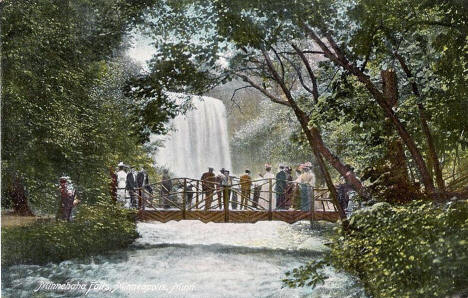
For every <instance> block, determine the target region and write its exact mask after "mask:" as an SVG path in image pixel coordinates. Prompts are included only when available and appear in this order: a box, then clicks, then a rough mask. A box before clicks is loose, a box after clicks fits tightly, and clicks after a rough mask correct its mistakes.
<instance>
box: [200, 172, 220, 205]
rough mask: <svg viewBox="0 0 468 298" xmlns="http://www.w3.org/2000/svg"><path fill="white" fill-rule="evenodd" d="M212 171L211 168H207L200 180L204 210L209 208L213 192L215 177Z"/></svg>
mask: <svg viewBox="0 0 468 298" xmlns="http://www.w3.org/2000/svg"><path fill="white" fill-rule="evenodd" d="M213 170H214V169H213V168H208V172H205V173H203V175H202V176H201V179H200V180H201V182H202V191H203V193H204V194H205V210H208V209H210V208H211V201H212V200H213V190H214V187H215V184H216V176H215V174H214V173H213Z"/></svg>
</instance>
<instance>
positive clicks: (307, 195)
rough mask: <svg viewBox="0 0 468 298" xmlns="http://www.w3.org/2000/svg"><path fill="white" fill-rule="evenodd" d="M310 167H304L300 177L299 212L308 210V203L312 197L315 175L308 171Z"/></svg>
mask: <svg viewBox="0 0 468 298" xmlns="http://www.w3.org/2000/svg"><path fill="white" fill-rule="evenodd" d="M311 166H312V165H311V164H310V165H309V163H307V164H305V165H304V168H303V173H302V174H301V176H300V183H301V184H300V185H301V210H303V211H309V210H310V201H311V199H312V197H313V195H314V186H315V175H314V173H312V172H311V171H310V167H311Z"/></svg>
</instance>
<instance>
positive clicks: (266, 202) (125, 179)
mask: <svg viewBox="0 0 468 298" xmlns="http://www.w3.org/2000/svg"><path fill="white" fill-rule="evenodd" d="M292 172H293V170H292V168H291V167H289V166H284V165H279V167H278V171H277V172H276V173H273V171H272V166H271V165H270V164H265V172H263V173H259V174H258V177H257V178H256V179H255V180H253V178H252V174H251V171H250V170H248V169H247V170H245V172H244V174H242V175H240V177H236V176H233V175H231V174H230V172H229V170H227V169H224V168H222V169H220V171H219V173H218V174H215V172H214V168H211V167H210V168H208V171H207V172H205V173H203V174H202V176H201V178H200V180H201V192H200V191H199V190H198V189H197V186H196V185H194V183H193V181H192V180H190V179H189V180H187V181H185V184H184V185H182V186H181V185H178V184H180V183H175V180H173V179H171V178H170V176H169V172H168V170H166V169H164V170H163V173H162V181H161V183H160V189H159V195H160V196H159V197H160V201H159V202H157V203H156V205H157V206H160V207H163V208H171V207H173V206H174V202H175V200H177V195H174V194H177V193H179V192H178V191H177V189H176V188H181V187H182V188H184V193H185V195H186V199H187V201H186V204H187V205H188V206H193V204H194V200H193V198H194V196H195V194H197V199H198V194H201V195H202V198H204V200H203V199H202V200H203V201H204V203H203V204H201V205H202V208H204V209H205V210H209V209H216V208H219V209H223V208H224V206H225V204H228V205H230V206H231V208H232V209H234V210H235V209H238V210H248V209H261V210H262V209H263V210H269V209H270V208H271V209H272V210H289V209H295V210H304V211H308V210H310V203H311V202H312V200H311V199H312V196H313V195H314V186H315V175H314V173H313V171H312V164H311V163H310V162H307V163H304V164H301V165H299V166H298V167H297V168H296V169H295V177H294V178H293V173H292ZM110 176H111V183H110V193H111V197H112V199H113V201H114V202H115V203H118V204H120V205H121V206H124V207H126V208H135V209H136V208H138V209H145V207H146V206H147V205H148V204H147V202H150V203H152V202H153V195H152V194H153V188H152V186H151V185H150V183H149V177H148V173H147V172H146V171H145V169H144V168H143V167H140V169H139V170H138V171H137V170H136V168H135V167H133V166H129V165H126V164H124V163H123V162H120V163H119V164H118V165H117V168H115V169H113V168H111V169H110ZM59 190H60V195H59V204H58V205H59V208H58V212H57V219H62V220H67V221H70V220H71V215H72V210H73V208H74V207H75V206H76V205H77V204H78V203H79V200H78V198H77V195H76V190H75V188H74V186H73V183H72V181H71V179H70V177H67V176H63V177H60V179H59Z"/></svg>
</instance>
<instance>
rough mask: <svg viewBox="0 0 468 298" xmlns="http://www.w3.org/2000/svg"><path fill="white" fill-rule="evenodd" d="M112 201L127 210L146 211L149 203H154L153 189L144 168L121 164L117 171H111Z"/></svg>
mask: <svg viewBox="0 0 468 298" xmlns="http://www.w3.org/2000/svg"><path fill="white" fill-rule="evenodd" d="M111 178H112V181H111V195H112V199H113V200H114V201H115V202H117V203H119V204H120V205H122V206H125V207H127V208H138V209H144V208H145V206H146V202H147V201H152V195H151V194H152V193H153V188H152V187H151V185H150V183H149V179H148V173H147V172H146V171H145V169H144V168H143V167H140V169H139V170H138V171H137V170H136V168H135V167H133V166H129V165H126V164H124V163H123V162H120V163H119V164H118V165H117V171H116V172H114V171H113V170H112V169H111Z"/></svg>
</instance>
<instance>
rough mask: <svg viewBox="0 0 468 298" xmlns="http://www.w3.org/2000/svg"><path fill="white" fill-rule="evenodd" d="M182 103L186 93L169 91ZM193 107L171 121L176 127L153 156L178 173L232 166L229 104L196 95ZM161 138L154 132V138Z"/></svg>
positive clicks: (197, 173) (193, 175) (194, 173)
mask: <svg viewBox="0 0 468 298" xmlns="http://www.w3.org/2000/svg"><path fill="white" fill-rule="evenodd" d="M169 96H170V97H173V98H174V99H175V100H176V101H177V102H178V103H181V101H182V100H183V98H184V97H185V95H182V94H176V93H169ZM192 105H193V107H194V109H193V110H190V111H188V112H187V113H186V114H185V115H179V116H177V117H176V118H175V119H173V120H172V121H171V127H172V128H173V130H172V131H171V132H170V133H169V134H168V135H167V136H165V137H163V138H162V140H163V142H164V143H163V144H164V145H163V146H164V147H162V148H160V149H159V150H158V151H157V152H156V153H155V155H154V157H153V159H154V160H155V162H156V165H158V166H164V167H166V168H168V169H169V170H170V171H171V172H172V173H174V175H176V176H178V177H189V178H200V176H201V174H202V173H203V172H206V170H207V168H208V167H213V168H214V169H215V170H219V169H221V168H226V169H232V168H231V155H230V152H229V140H228V134H227V121H226V108H225V107H224V104H223V102H222V101H220V100H219V99H216V98H212V97H207V96H192ZM158 138H161V137H159V136H155V135H153V136H151V141H154V140H157V139H158Z"/></svg>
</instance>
